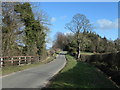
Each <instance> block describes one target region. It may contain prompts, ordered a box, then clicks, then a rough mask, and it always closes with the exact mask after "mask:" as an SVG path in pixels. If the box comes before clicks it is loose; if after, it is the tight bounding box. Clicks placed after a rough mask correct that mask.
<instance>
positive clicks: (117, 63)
mask: <svg viewBox="0 0 120 90" xmlns="http://www.w3.org/2000/svg"><path fill="white" fill-rule="evenodd" d="M78 61H84V62H88V63H98V64H104V65H106V66H108V67H113V68H116V69H120V52H119V53H108V54H94V55H81V58H80V59H79V60H78Z"/></svg>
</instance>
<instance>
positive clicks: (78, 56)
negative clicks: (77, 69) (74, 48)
mask: <svg viewBox="0 0 120 90" xmlns="http://www.w3.org/2000/svg"><path fill="white" fill-rule="evenodd" d="M79 58H80V43H79V44H78V55H77V59H79Z"/></svg>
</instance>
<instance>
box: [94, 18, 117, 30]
mask: <svg viewBox="0 0 120 90" xmlns="http://www.w3.org/2000/svg"><path fill="white" fill-rule="evenodd" d="M96 28H97V29H102V30H110V29H117V28H118V19H116V20H114V21H111V20H108V19H100V20H97V27H96Z"/></svg>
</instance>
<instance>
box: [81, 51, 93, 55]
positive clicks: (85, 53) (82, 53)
mask: <svg viewBox="0 0 120 90" xmlns="http://www.w3.org/2000/svg"><path fill="white" fill-rule="evenodd" d="M81 55H94V53H91V52H81Z"/></svg>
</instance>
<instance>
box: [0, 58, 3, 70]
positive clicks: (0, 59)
mask: <svg viewBox="0 0 120 90" xmlns="http://www.w3.org/2000/svg"><path fill="white" fill-rule="evenodd" d="M0 61H1V68H2V67H3V57H0Z"/></svg>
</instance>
